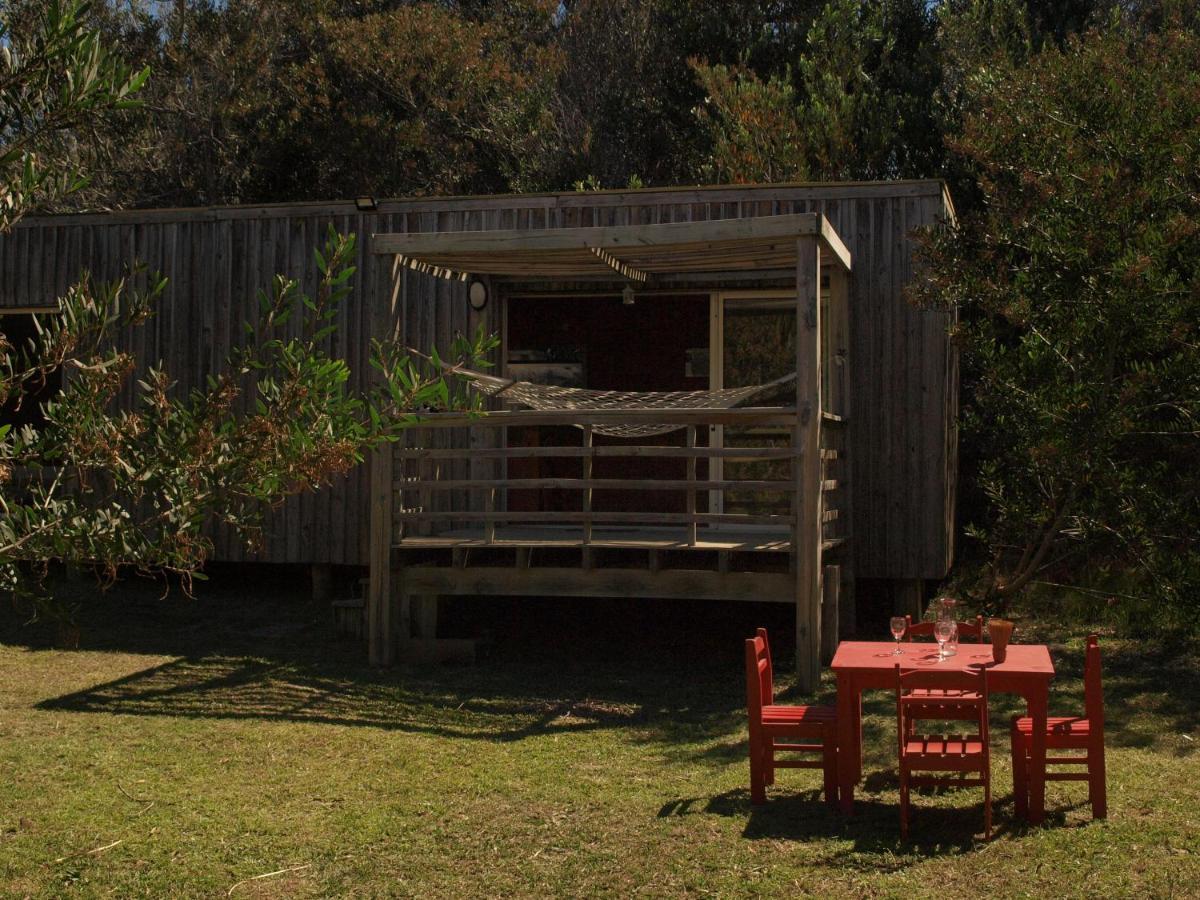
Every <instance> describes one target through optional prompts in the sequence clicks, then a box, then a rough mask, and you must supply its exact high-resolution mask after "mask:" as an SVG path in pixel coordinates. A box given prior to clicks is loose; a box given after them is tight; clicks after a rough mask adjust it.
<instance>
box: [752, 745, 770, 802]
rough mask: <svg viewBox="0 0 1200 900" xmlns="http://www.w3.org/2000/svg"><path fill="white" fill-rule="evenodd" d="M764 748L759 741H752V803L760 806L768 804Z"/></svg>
mask: <svg viewBox="0 0 1200 900" xmlns="http://www.w3.org/2000/svg"><path fill="white" fill-rule="evenodd" d="M763 750H764V748H763V747H762V745H761V742H759V741H754V740H751V741H750V802H751V803H753V804H754V805H755V806H760V805H762V804H763V803H766V802H767V785H766V772H765V769H764V756H765V754H764V752H763Z"/></svg>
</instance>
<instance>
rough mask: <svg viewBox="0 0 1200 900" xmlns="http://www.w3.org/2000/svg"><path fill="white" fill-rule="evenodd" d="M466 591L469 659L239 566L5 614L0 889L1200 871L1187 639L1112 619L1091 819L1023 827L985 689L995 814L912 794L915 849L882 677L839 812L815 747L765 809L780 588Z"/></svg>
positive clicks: (1068, 689) (632, 884) (484, 885)
mask: <svg viewBox="0 0 1200 900" xmlns="http://www.w3.org/2000/svg"><path fill="white" fill-rule="evenodd" d="M455 614H456V615H458V616H459V617H465V616H468V615H470V616H474V617H475V618H477V619H483V620H485V621H486V623H487V624H488V626H489V628H490V629H491V631H492V632H493V633H494V642H493V643H492V644H491V647H490V650H489V652H488V653H487V654H486V655H484V656H483V658H482V659H481V660H480V662H479V663H478V664H476V665H475V666H472V667H443V668H437V669H427V670H404V669H396V670H393V671H375V670H372V669H370V668H369V667H368V666H367V665H366V664H365V661H364V654H363V653H362V652H361V651H360V649H359V648H358V647H357V646H355V645H354V644H352V643H350V642H347V641H344V640H338V639H335V638H333V637H331V636H330V634H329V629H328V627H327V625H326V619H325V616H324V615H323V614H322V613H321V612H320V611H319V610H316V609H314V608H313V607H312V606H311V605H310V604H308V603H307V601H306V600H305V599H304V587H303V584H302V583H300V582H296V583H291V582H289V580H288V579H287V578H283V577H280V578H274V579H273V580H271V581H263V580H262V578H261V577H259V578H258V579H255V578H254V577H245V576H240V575H236V574H233V573H226V575H225V576H223V577H218V578H217V580H216V581H215V582H213V583H210V584H208V585H205V586H202V593H201V595H200V596H199V598H198V599H196V600H186V599H181V598H179V597H172V598H170V599H167V600H160V599H158V596H157V592H156V591H155V590H154V589H153V588H143V587H138V586H133V587H123V588H121V589H119V590H118V591H116V592H114V593H112V594H110V595H108V596H106V597H104V598H102V599H99V600H98V601H96V602H93V603H91V604H89V606H88V609H87V612H86V620H85V623H84V630H83V649H81V650H79V651H74V652H64V651H57V650H52V649H47V648H48V644H47V643H46V642H45V640H44V636H43V635H42V633H41V632H39V631H37V630H36V629H26V628H21V627H19V623H18V622H17V621H16V619H15V618H14V617H13V616H12V614H10V613H7V612H6V613H3V614H0V895H3V896H25V895H30V896H60V895H74V894H78V895H82V896H100V895H116V896H122V897H127V896H153V897H161V896H168V895H170V896H221V897H223V896H227V895H229V894H230V892H231V891H232V896H235V897H252V896H309V895H312V896H355V897H364V896H421V897H464V896H495V895H505V894H507V895H510V896H528V895H575V896H617V897H624V896H629V895H635V894H648V895H660V896H661V895H667V896H676V895H718V896H741V895H756V896H767V895H788V896H804V895H819V896H853V897H862V896H878V897H890V896H896V897H906V898H908V897H925V896H928V897H955V896H973V895H977V894H987V895H990V896H1031V897H1046V896H1055V897H1076V896H1081V897H1082V896H1108V897H1119V896H1162V897H1167V896H1196V895H1197V894H1200V753H1198V752H1197V750H1198V748H1200V657H1198V655H1197V653H1196V648H1195V647H1194V646H1176V647H1172V648H1166V647H1164V646H1162V645H1160V644H1151V645H1147V644H1145V643H1134V642H1131V641H1123V640H1117V639H1115V638H1113V639H1106V640H1105V641H1104V642H1103V648H1104V652H1105V664H1106V669H1105V677H1106V695H1107V700H1108V714H1109V742H1108V744H1109V752H1108V762H1109V776H1108V784H1109V816H1110V818H1109V819H1108V821H1106V822H1098V823H1094V822H1092V821H1091V814H1090V810H1089V808H1088V807H1087V805H1086V803H1085V800H1086V788H1085V787H1084V786H1083V785H1079V784H1057V785H1050V787H1049V790H1048V805H1049V808H1050V815H1049V821H1048V824H1047V827H1045V828H1038V829H1027V828H1025V827H1022V826H1021V825H1019V824H1016V823H1014V821H1013V819H1012V797H1011V785H1012V782H1011V776H1010V771H1009V765H1008V758H1007V732H1006V730H1005V729H1004V728H1003V727H1000V726H1001V725H1002V723H1003V722H1005V721H1006V720H1007V717H1008V715H1009V714H1010V713H1011V712H1012V711H1014V706H1013V705H1011V704H1012V702H1013V701H1012V700H1011V699H1010V698H1007V697H1001V698H1000V699H999V702H998V703H997V706H998V707H999V708H997V709H996V711H995V719H994V721H995V722H996V724H997V728H996V731H997V734H996V736H995V737H996V745H995V755H994V758H993V763H992V766H993V773H994V776H995V778H994V780H995V787H996V798H997V805H996V821H997V825H998V829H999V834H998V836H997V837H996V838H995V839H994V840H993V841H992V842H991V843H989V844H984V843H982V842H980V841H977V840H976V838H975V837H974V835H976V834H978V833H979V832H980V831H981V830H982V808H981V794H980V792H979V791H977V790H976V791H962V792H957V793H950V794H945V795H937V796H932V795H924V796H918V797H917V798H916V801H915V802H916V815H915V819H914V822H913V840H912V842H911V843H908V844H902V843H901V842H900V841H899V837H898V831H899V823H898V813H897V792H896V779H895V775H894V755H895V750H894V734H893V731H894V725H893V723H894V718H893V715H894V714H893V707H892V704H891V700H890V697H889V696H888V695H886V694H875V695H869V700H868V706H867V712H868V718H867V720H866V723H865V731H866V736H865V741H866V746H867V754H868V758H867V761H866V765H865V773H866V784H865V788H864V789H863V790H862V791H861V792H860V793H859V795H858V796H859V803H858V805H857V813H856V815H855V816H854V817H853V818H851V819H849V820H847V819H843V818H842V817H840V816H839V815H837V814H836V813H832V812H830V811H828V810H827V809H826V808H825V806H824V805H823V804H822V803H821V802H820V801H819V800H818V797H817V789H818V787H819V780H820V773H819V772H817V771H809V770H802V771H799V772H795V771H792V772H788V771H785V772H782V773H780V776H779V783H778V784H777V785H776V786H775V787H774V788H773V789H772V790H771V793H770V800H769V802H768V804H767V806H765V807H763V808H752V807H751V806H750V804H749V793H748V789H747V783H748V766H747V762H746V758H745V740H744V731H745V723H744V707H743V704H744V699H743V698H744V685H743V682H742V673H741V647H740V644H739V638H740V637H742V636H743V635H745V634H748V633H750V632H751V630H752V627H753V625H755V624H758V623H766V624H768V625H770V626H771V627H772V628H773V634H776V635H778V637H777V638H776V642H777V643H779V644H784V643H785V640H784V637H783V635H784V634H785V633H786V632H785V628H786V624H787V617H786V615H785V612H784V611H782V610H774V609H770V610H763V609H759V608H757V607H753V606H748V605H737V606H736V607H732V606H723V605H719V604H702V605H699V606H694V607H692V608H688V607H687V606H685V605H670V604H635V603H614V602H603V603H583V602H582V601H580V602H575V601H556V602H548V601H546V602H541V601H529V602H526V603H508V602H505V603H484V602H482V601H480V602H478V603H477V604H476V605H474V606H472V607H464V608H460V609H458V610H457V612H455V611H451V612H450V613H448V616H450V618H451V624H453V615H455ZM1021 627H1022V629H1023V632H1019V633H1018V637H1025V638H1026V639H1029V638H1030V635H1031V633H1032V626H1028V625H1024V624H1023V625H1022V626H1021ZM881 630H882V629H881ZM654 634H658V635H666V637H662V638H653V637H651V635H654ZM1041 637H1042V638H1043V639H1046V640H1049V641H1050V642H1051V643H1052V645H1053V648H1052V649H1053V654H1054V658H1055V663H1056V665H1057V666H1058V668H1059V676H1058V677H1057V678H1056V680H1055V686H1054V695H1053V696H1052V701H1051V703H1052V712H1053V710H1054V709H1055V708H1059V709H1066V710H1070V709H1075V708H1082V689H1081V682H1080V676H1081V674H1082V653H1081V650H1082V643H1081V641H1080V640H1079V638H1080V637H1081V635H1080V634H1070V635H1068V633H1067V632H1065V631H1061V630H1053V629H1048V630H1046V631H1044V632H1042V633H1041ZM781 668H783V667H782V666H781ZM824 697H825V699H826V700H831V699H832V696H831V685H830V684H829V683H827V684H826V685H825V690H824ZM785 699H788V700H793V702H795V699H796V698H795V695H794V694H791V695H789V694H785ZM1006 704H1007V705H1006ZM280 870H286V871H283V872H282V873H281V874H275V875H272V876H271V877H267V878H259V879H257V880H250V881H248V880H247V879H252V878H253V877H254V876H258V875H264V874H266V873H275V872H279V871H280Z"/></svg>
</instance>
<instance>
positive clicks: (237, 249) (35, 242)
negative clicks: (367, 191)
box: [0, 181, 958, 578]
mask: <svg viewBox="0 0 1200 900" xmlns="http://www.w3.org/2000/svg"><path fill="white" fill-rule="evenodd" d="M793 212H797V213H799V212H820V213H823V214H824V215H825V216H826V218H828V219H829V221H830V222H831V224H832V225H833V227H834V229H835V230H836V231H837V232H838V234H839V235H840V236H841V237H842V240H843V241H844V242H845V243H846V245H847V247H849V249H850V252H851V253H852V254H853V258H854V274H853V277H852V280H851V287H850V311H851V312H850V319H851V326H850V327H851V361H850V396H851V403H852V410H851V416H852V428H853V432H854V435H853V446H854V449H853V453H854V477H855V484H854V490H853V504H854V509H853V522H854V541H853V546H854V563H855V568H856V570H857V571H856V575H857V576H858V577H860V578H937V577H940V576H941V575H942V574H944V573H945V571H946V570H947V568H948V566H949V563H950V560H951V558H952V554H953V540H954V538H953V534H954V531H953V520H954V509H955V499H956V498H955V478H956V476H957V430H956V422H955V419H956V415H957V403H958V397H957V391H958V369H957V360H956V358H955V355H954V353H953V350H952V348H951V347H950V346H949V343H948V341H947V339H946V328H947V325H948V317H947V316H946V315H945V314H942V313H936V312H929V311H919V310H916V309H913V308H912V307H910V306H909V305H908V304H907V303H906V302H905V301H904V300H903V298H902V297H901V295H900V292H901V289H902V287H903V285H904V284H905V282H907V281H908V280H909V279H910V278H911V277H912V267H913V260H912V241H911V239H910V238H909V233H910V232H911V230H912V229H914V228H916V227H919V226H922V225H927V224H930V223H933V222H935V221H937V220H938V219H940V218H942V217H945V216H947V215H950V214H951V212H950V205H949V199H948V197H947V195H946V194H945V189H944V186H943V184H942V183H941V182H940V181H897V182H879V183H869V184H861V183H860V184H816V185H765V186H740V185H739V186H719V187H706V188H668V189H646V190H638V191H601V192H589V193H569V194H539V195H533V194H531V195H519V196H497V197H457V198H444V199H422V200H385V201H381V202H380V204H379V209H378V211H377V212H373V213H361V212H358V211H357V210H355V208H354V205H353V204H352V203H328V204H311V203H304V204H279V205H275V206H261V207H227V208H215V209H184V210H131V211H125V212H117V213H107V214H87V215H77V216H53V217H44V218H36V219H27V220H25V221H24V222H22V223H21V224H19V225H18V226H17V227H16V228H15V229H14V230H13V232H12V233H11V234H9V235H0V307H7V308H24V307H34V306H45V305H48V304H52V303H53V302H54V299H55V297H56V296H58V295H59V294H61V293H62V292H63V291H64V290H65V289H66V286H67V285H68V284H69V283H70V282H71V281H72V280H73V279H74V278H75V276H76V275H77V273H78V272H79V271H80V270H82V269H84V268H86V269H89V270H90V271H92V272H93V273H94V274H95V276H97V277H100V278H112V277H116V276H118V275H120V274H121V273H122V271H123V270H124V268H125V266H127V265H128V264H129V263H130V262H131V261H132V260H134V259H139V260H142V261H144V262H145V263H147V264H148V266H149V267H150V268H151V269H153V270H158V271H161V272H162V273H163V274H165V275H167V276H168V278H169V279H170V287H169V288H168V290H167V293H166V296H165V297H164V299H163V302H162V304H161V306H160V313H159V315H158V316H157V317H155V319H154V320H152V321H151V323H150V324H149V325H148V326H147V327H145V328H144V329H142V330H141V331H140V332H135V333H133V334H130V335H125V336H123V338H122V340H123V341H124V342H125V345H126V346H127V347H129V348H130V349H132V350H133V351H134V352H135V353H136V354H137V356H138V357H139V359H140V360H142V361H143V362H147V361H149V362H157V361H159V360H161V361H163V362H164V363H165V366H166V368H167V370H168V371H169V372H170V373H171V374H172V375H173V376H174V377H175V378H176V379H177V380H178V382H179V388H180V389H181V390H186V389H187V388H188V387H190V386H192V385H196V384H200V383H202V379H203V377H204V376H205V375H206V374H208V373H209V372H212V371H213V370H214V369H215V368H216V367H217V366H219V365H220V362H221V360H222V359H223V358H224V356H225V354H226V352H227V351H228V349H229V347H230V346H232V345H234V344H236V343H237V342H238V341H240V340H242V327H241V325H242V323H243V322H244V321H246V320H248V319H250V318H252V317H253V315H254V313H255V310H256V308H257V307H256V301H255V293H256V291H257V290H259V289H262V288H265V287H266V286H267V285H268V284H269V281H270V278H271V276H272V275H273V274H274V273H276V272H285V273H287V274H289V275H291V276H293V277H296V278H300V279H302V282H303V284H304V285H305V286H306V287H311V286H312V285H313V284H314V282H315V279H316V269H315V265H314V263H313V258H312V248H313V247H314V246H315V245H317V244H318V243H319V242H320V241H321V240H322V239H323V237H324V234H325V230H326V228H327V227H328V225H329V224H333V225H334V227H336V228H338V229H339V230H342V231H354V232H356V233H357V234H358V235H359V253H358V266H359V270H358V274H357V275H356V277H355V280H354V285H355V287H354V293H353V296H352V298H351V299H350V302H349V303H347V305H346V307H345V309H344V310H343V312H342V318H341V321H340V322H339V325H340V327H341V330H340V331H339V333H338V334H337V336H336V337H335V338H334V341H335V345H334V347H333V350H334V352H336V353H338V354H340V355H342V356H344V357H345V358H346V359H347V360H348V361H349V362H350V365H351V367H352V369H353V371H354V373H355V374H354V379H355V381H354V386H359V385H360V384H361V383H362V382H361V379H363V378H365V377H369V375H368V371H367V369H368V367H367V365H366V355H367V348H368V344H369V340H370V337H371V335H372V330H371V329H372V327H377V326H373V325H372V310H376V309H378V308H379V307H380V306H386V305H387V304H388V303H389V302H390V301H391V295H392V289H393V284H392V277H391V271H390V265H391V261H390V259H388V258H387V257H382V256H375V255H373V254H371V253H370V252H369V246H368V243H369V235H370V234H372V233H381V232H406V231H424V232H428V231H465V230H480V229H486V230H491V229H508V228H559V227H588V226H594V225H622V224H628V223H645V224H653V223H660V222H679V221H696V220H706V219H723V218H737V217H749V216H760V215H779V214H785V213H793ZM400 277H401V283H400V285H399V287H400V293H399V297H398V301H397V304H396V319H397V321H396V322H395V323H394V324H395V327H396V328H397V329H398V330H399V331H400V333H401V334H402V335H403V337H404V338H405V340H406V341H407V342H408V343H410V344H412V345H413V346H416V347H421V348H428V347H430V346H433V345H437V346H438V347H440V348H444V347H446V346H447V345H448V344H449V342H450V340H451V338H452V337H453V335H454V333H455V332H456V331H466V330H468V329H469V328H471V327H473V326H474V325H475V324H477V323H478V322H480V321H482V322H483V324H484V325H486V326H487V327H489V328H499V320H498V317H499V315H500V314H501V313H502V310H501V309H500V304H497V303H490V304H489V305H488V309H487V310H485V312H484V313H483V314H482V315H479V314H472V313H471V311H470V309H469V304H468V303H467V302H466V295H465V286H464V285H462V284H461V283H458V282H446V281H442V280H440V279H435V278H432V277H429V276H426V275H421V274H418V273H414V272H411V271H406V272H405V273H404V274H403V275H402V276H400ZM124 399H125V400H129V399H131V392H127V394H126V397H125V398H124ZM439 439H440V440H455V441H459V440H461V439H462V438H461V437H458V436H449V435H447V436H443V437H441V438H439ZM368 469H369V467H368V466H366V465H363V466H360V467H359V468H358V470H356V471H355V472H353V473H351V474H350V475H349V476H348V477H346V478H344V479H342V480H341V481H339V483H338V484H337V485H335V487H334V488H333V489H331V490H327V491H322V492H319V493H316V494H313V495H308V496H303V497H298V498H293V499H292V500H290V501H288V502H287V503H286V504H284V506H283V507H282V508H281V509H279V510H278V511H277V512H276V513H275V514H274V515H273V516H272V521H271V522H270V523H269V527H268V531H267V534H266V537H265V540H264V544H263V546H262V547H261V548H259V549H257V550H247V549H245V548H243V547H242V546H240V544H239V543H238V542H237V541H235V540H233V538H232V536H231V535H228V534H224V533H219V534H216V535H215V536H214V539H215V541H216V554H215V555H216V558H218V559H222V560H230V561H241V560H262V561H272V562H319V563H335V564H337V563H344V564H353V565H366V564H367V562H368V546H367V535H368V503H367V492H368V477H367V476H368ZM456 477H466V476H465V474H459V475H457V476H456ZM450 502H452V503H453V504H456V505H455V506H454V507H452V508H460V507H461V506H465V504H466V502H467V499H466V497H455V498H450Z"/></svg>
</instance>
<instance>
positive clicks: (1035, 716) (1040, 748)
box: [1027, 684, 1050, 825]
mask: <svg viewBox="0 0 1200 900" xmlns="http://www.w3.org/2000/svg"><path fill="white" fill-rule="evenodd" d="M1027 702H1028V706H1029V718H1031V719H1032V720H1033V742H1032V743H1031V745H1030V748H1029V822H1030V823H1031V824H1033V825H1040V824H1041V823H1042V821H1043V820H1044V819H1045V818H1046V711H1047V708H1048V707H1049V705H1050V686H1049V684H1041V685H1038V687H1037V689H1036V690H1034V691H1032V692H1030V695H1029V697H1028V698H1027Z"/></svg>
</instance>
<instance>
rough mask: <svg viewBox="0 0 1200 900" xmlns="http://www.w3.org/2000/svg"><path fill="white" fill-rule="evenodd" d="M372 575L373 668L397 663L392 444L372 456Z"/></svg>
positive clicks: (369, 646)
mask: <svg viewBox="0 0 1200 900" xmlns="http://www.w3.org/2000/svg"><path fill="white" fill-rule="evenodd" d="M368 502H369V503H370V516H371V518H370V548H369V559H370V566H371V570H370V576H369V580H368V583H367V657H368V659H369V660H370V662H371V665H373V666H390V665H392V663H393V662H395V648H396V644H395V624H394V623H393V621H392V619H393V616H392V606H393V604H392V594H393V589H392V588H393V585H392V566H391V562H392V559H391V556H392V445H391V444H384V445H383V446H382V447H380V448H379V449H377V450H376V451H375V452H374V453H373V454H372V455H371V486H370V491H369V493H368Z"/></svg>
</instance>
